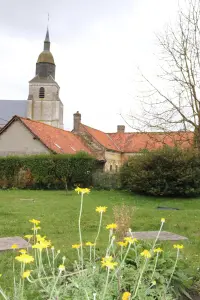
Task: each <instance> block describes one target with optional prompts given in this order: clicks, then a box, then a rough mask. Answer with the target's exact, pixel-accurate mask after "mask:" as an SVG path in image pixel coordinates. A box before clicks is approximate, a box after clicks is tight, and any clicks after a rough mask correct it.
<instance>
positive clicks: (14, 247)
mask: <svg viewBox="0 0 200 300" xmlns="http://www.w3.org/2000/svg"><path fill="white" fill-rule="evenodd" d="M18 248H19V247H18V245H17V244H13V245H12V246H11V249H18Z"/></svg>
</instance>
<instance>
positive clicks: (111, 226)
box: [106, 223, 117, 229]
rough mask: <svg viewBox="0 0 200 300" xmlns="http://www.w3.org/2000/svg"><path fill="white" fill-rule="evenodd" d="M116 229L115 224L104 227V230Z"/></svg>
mask: <svg viewBox="0 0 200 300" xmlns="http://www.w3.org/2000/svg"><path fill="white" fill-rule="evenodd" d="M116 228H117V224H115V223H112V224H108V225H107V226H106V229H116Z"/></svg>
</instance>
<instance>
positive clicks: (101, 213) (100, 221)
mask: <svg viewBox="0 0 200 300" xmlns="http://www.w3.org/2000/svg"><path fill="white" fill-rule="evenodd" d="M102 216H103V212H100V220H99V228H98V232H97V236H96V238H95V241H94V261H95V250H96V242H97V240H98V237H99V233H100V230H101V223H102Z"/></svg>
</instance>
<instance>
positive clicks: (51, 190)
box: [0, 148, 200, 300]
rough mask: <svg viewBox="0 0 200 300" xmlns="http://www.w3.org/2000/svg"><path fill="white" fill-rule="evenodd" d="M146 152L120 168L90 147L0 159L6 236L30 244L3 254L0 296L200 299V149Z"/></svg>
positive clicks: (2, 223)
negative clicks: (109, 169) (145, 234)
mask: <svg viewBox="0 0 200 300" xmlns="http://www.w3.org/2000/svg"><path fill="white" fill-rule="evenodd" d="M141 154H142V155H140V156H137V157H132V158H130V159H129V160H128V161H127V162H126V163H125V164H124V166H123V167H122V168H121V170H120V173H102V172H101V171H100V170H99V169H98V168H99V166H98V165H97V162H96V161H95V160H94V159H93V158H92V157H90V156H88V155H86V154H84V153H79V154H77V155H73V156H72V155H63V156H59V155H57V156H29V157H8V158H0V187H1V190H0V203H1V211H0V216H1V217H0V229H1V237H15V236H20V237H23V238H24V239H25V240H26V241H27V243H29V246H30V245H31V246H32V247H29V246H28V244H27V247H25V248H24V249H20V247H19V245H17V244H13V245H12V246H10V248H9V250H8V251H4V252H1V262H0V264H1V272H0V273H1V276H0V277H1V278H0V294H1V297H2V299H5V300H8V299H9V300H10V299H15V300H21V299H24V300H26V299H31V300H32V299H38V300H39V299H49V300H50V299H51V300H55V299H75V300H78V299H91V300H114V299H119V300H120V299H122V300H131V299H136V300H140V299H141V300H142V299H149V300H157V299H162V300H171V299H177V300H178V299H179V300H180V299H195V300H196V299H198V293H199V291H200V275H199V268H200V266H199V264H200V260H199V248H200V239H199V235H200V231H199V228H200V220H199V211H200V201H199V200H200V197H199V194H200V190H199V186H200V185H199V181H200V177H199V169H200V159H199V155H198V153H196V152H195V151H182V150H180V149H178V148H177V149H176V148H174V149H170V148H163V149H160V150H156V151H152V152H149V153H148V152H142V153H141ZM91 184H92V185H93V187H90V186H91ZM138 231H155V232H157V233H156V236H155V238H154V239H152V240H147V239H140V238H136V237H135V236H134V232H138ZM163 231H167V232H171V233H174V234H179V235H181V236H184V237H186V238H187V239H186V240H180V241H178V242H177V241H172V240H168V241H160V240H159V237H161V235H162V233H163ZM195 297H197V298H195Z"/></svg>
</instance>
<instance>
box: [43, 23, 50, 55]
mask: <svg viewBox="0 0 200 300" xmlns="http://www.w3.org/2000/svg"><path fill="white" fill-rule="evenodd" d="M44 51H50V38H49V28H48V27H47V32H46V37H45V40H44Z"/></svg>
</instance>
